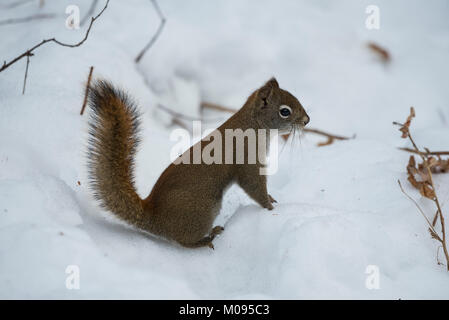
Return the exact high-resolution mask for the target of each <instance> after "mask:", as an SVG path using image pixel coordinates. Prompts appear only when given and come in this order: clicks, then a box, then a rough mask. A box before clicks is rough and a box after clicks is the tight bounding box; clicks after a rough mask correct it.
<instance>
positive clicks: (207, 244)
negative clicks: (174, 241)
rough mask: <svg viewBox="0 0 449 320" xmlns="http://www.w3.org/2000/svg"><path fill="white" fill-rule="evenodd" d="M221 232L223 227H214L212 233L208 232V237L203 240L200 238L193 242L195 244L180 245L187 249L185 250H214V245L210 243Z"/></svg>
mask: <svg viewBox="0 0 449 320" xmlns="http://www.w3.org/2000/svg"><path fill="white" fill-rule="evenodd" d="M223 230H224V228H223V227H221V226H216V227H214V228H213V229H212V231H211V232H210V234H209V235H208V236H205V237H204V238H202V239H201V240H199V241H198V242H195V243H181V244H182V245H183V246H184V247H187V248H201V247H209V248H211V249H214V245H213V243H212V241H213V240H214V239H215V236H217V235H219V234H220V233H222V232H223Z"/></svg>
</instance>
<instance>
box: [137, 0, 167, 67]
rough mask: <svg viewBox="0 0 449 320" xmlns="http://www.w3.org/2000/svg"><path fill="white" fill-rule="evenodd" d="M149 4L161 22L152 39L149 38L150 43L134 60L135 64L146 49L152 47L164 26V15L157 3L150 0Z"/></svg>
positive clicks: (154, 0)
mask: <svg viewBox="0 0 449 320" xmlns="http://www.w3.org/2000/svg"><path fill="white" fill-rule="evenodd" d="M151 3H152V4H153V7H154V9H155V10H156V12H157V15H158V16H159V19H160V21H161V22H160V23H159V27H158V28H157V31H156V33H155V34H154V35H153V37H152V38H151V40H150V42H148V44H147V45H146V46H145V47H144V48H143V49H142V51H140V53H139V54H138V55H137V57H136V59H135V60H134V61H135V62H136V63H139V61H140V60H141V59H142V57H143V56H144V54H145V53H146V52H147V51H148V49H150V48H151V47H152V46H153V44H154V43H155V42H156V40H157V39H158V38H159V36H160V34H161V32H162V30H163V29H164V26H165V21H166V19H165V17H164V15H163V14H162V11H161V9H160V8H159V5H158V3H157V1H156V0H151Z"/></svg>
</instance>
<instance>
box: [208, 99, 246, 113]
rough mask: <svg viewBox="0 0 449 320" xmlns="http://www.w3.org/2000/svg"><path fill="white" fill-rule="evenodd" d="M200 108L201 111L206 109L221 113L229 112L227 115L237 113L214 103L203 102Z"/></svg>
mask: <svg viewBox="0 0 449 320" xmlns="http://www.w3.org/2000/svg"><path fill="white" fill-rule="evenodd" d="M200 108H201V110H203V109H206V108H207V109H212V110H217V111H223V112H229V113H236V112H237V110H235V109H232V108H228V107H225V106H222V105H219V104H216V103H211V102H205V101H203V102H201V104H200Z"/></svg>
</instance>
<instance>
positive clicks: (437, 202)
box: [393, 107, 449, 271]
mask: <svg viewBox="0 0 449 320" xmlns="http://www.w3.org/2000/svg"><path fill="white" fill-rule="evenodd" d="M413 117H415V110H414V108H413V107H411V108H410V115H409V116H408V118H407V121H406V123H405V124H403V125H401V124H400V123H397V122H393V124H395V125H400V126H401V128H400V129H399V130H400V131H401V132H402V137H403V138H408V139H409V140H410V142H411V143H412V145H413V148H414V150H415V152H416V153H417V154H418V155H419V156H420V157H421V159H422V161H423V165H424V167H425V168H426V170H427V174H428V176H429V181H428V183H429V184H430V186H431V187H432V192H433V196H432V197H428V198H430V199H431V200H432V201H433V202H434V203H435V205H436V207H437V214H438V217H439V218H440V224H441V234H442V236H441V237H440V236H439V235H438V234H437V233H436V231H435V229H434V227H433V226H434V223H436V220H437V219H436V218H434V219H433V223H432V224H431V223H430V221H429V220H428V219H427V217H426V216H425V215H424V213H423V211H422V210H421V208H418V209H419V210H420V212H421V213H422V214H423V215H424V217H425V218H426V221H427V223H428V224H429V230H430V232H431V235H432V237H433V238H434V239H436V240H438V241H439V242H440V243H441V245H442V247H443V251H444V255H445V257H446V262H447V270H448V271H449V252H448V249H447V245H446V227H445V222H444V216H443V211H442V210H441V205H440V200H439V199H438V196H437V193H436V189H435V184H434V182H433V175H432V170H431V169H430V166H429V161H428V157H427V156H425V154H424V153H423V152H421V151H420V149H419V148H418V146H417V145H416V143H415V140H414V139H413V137H412V135H411V133H410V123H411V120H412V118H413ZM426 152H427V153H429V152H430V151H429V150H426ZM398 182H399V181H398ZM399 186H400V187H401V190H402V191H403V192H404V190H403V189H402V186H401V184H400V182H399ZM404 193H405V192H404ZM406 195H407V194H406ZM407 196H408V195H407ZM408 197H409V199H411V197H410V196H408ZM413 201H414V200H413ZM414 202H415V204H417V203H416V201H414ZM418 207H419V206H418Z"/></svg>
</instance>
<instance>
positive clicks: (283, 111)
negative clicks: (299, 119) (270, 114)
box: [279, 105, 292, 118]
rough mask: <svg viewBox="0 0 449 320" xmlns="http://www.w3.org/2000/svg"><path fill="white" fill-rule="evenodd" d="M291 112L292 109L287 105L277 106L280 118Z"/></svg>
mask: <svg viewBox="0 0 449 320" xmlns="http://www.w3.org/2000/svg"><path fill="white" fill-rule="evenodd" d="M291 114H292V109H291V108H290V107H289V106H285V105H283V106H280V107H279V115H280V116H281V117H282V118H288V117H289V116H290V115H291Z"/></svg>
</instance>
